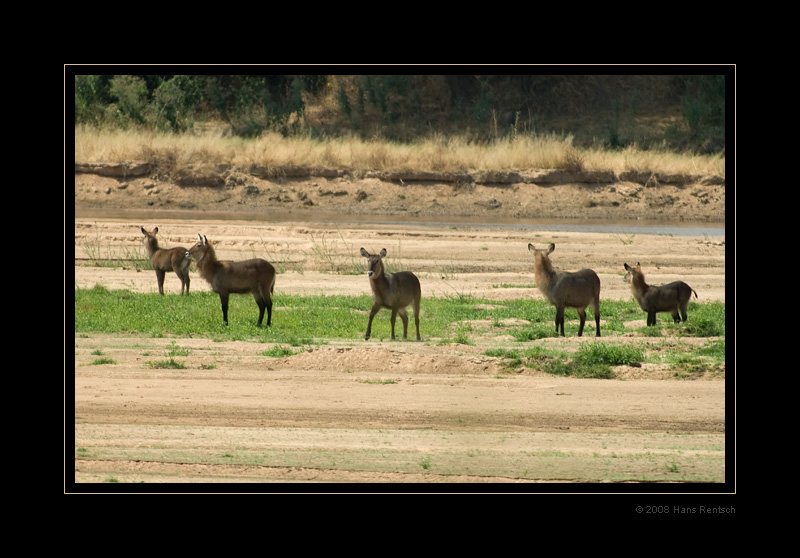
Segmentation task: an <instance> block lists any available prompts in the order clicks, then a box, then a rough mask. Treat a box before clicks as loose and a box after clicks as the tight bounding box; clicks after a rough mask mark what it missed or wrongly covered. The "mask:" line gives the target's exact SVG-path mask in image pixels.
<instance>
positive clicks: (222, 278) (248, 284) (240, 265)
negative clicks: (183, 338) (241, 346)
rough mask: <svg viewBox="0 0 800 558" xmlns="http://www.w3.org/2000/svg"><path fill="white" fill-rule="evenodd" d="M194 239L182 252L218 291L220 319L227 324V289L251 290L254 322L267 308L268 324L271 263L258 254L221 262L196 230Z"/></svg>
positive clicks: (272, 279) (269, 322)
mask: <svg viewBox="0 0 800 558" xmlns="http://www.w3.org/2000/svg"><path fill="white" fill-rule="evenodd" d="M197 239H198V242H197V244H196V245H195V246H192V247H191V248H190V249H189V250H188V251H187V252H186V256H187V257H188V258H190V259H191V260H193V261H194V262H195V264H196V265H197V271H199V272H200V276H201V277H202V278H203V279H205V280H206V281H208V283H209V284H210V285H211V290H212V291H214V292H215V293H217V294H218V295H219V300H220V302H221V303H222V321H223V323H224V324H225V325H228V298H229V297H230V295H231V293H234V294H247V293H251V294H252V295H253V297H254V298H255V299H256V304H258V325H259V326H260V325H261V322H262V321H263V320H264V310H266V311H267V325H268V326H269V325H272V292H273V291H274V290H275V268H274V267H272V264H271V263H269V262H268V261H267V260H263V259H261V258H253V259H252V260H244V261H241V262H230V261H222V262H221V261H219V260H218V259H217V254H216V253H215V252H214V247H213V246H212V245H211V243H210V242H209V241H208V239H207V238H206V237H205V236H200V235H199V234H198V235H197Z"/></svg>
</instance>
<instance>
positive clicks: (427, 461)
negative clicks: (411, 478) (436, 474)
mask: <svg viewBox="0 0 800 558" xmlns="http://www.w3.org/2000/svg"><path fill="white" fill-rule="evenodd" d="M419 466H420V467H422V468H423V469H425V470H426V471H427V470H428V469H430V468H431V457H430V456H429V455H425V456H423V457H422V458H420V460H419Z"/></svg>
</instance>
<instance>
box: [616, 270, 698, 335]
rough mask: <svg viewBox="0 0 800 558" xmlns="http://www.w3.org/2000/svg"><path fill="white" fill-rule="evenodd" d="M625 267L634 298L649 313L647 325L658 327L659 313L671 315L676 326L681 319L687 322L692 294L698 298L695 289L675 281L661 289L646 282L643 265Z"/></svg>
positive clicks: (662, 286)
mask: <svg viewBox="0 0 800 558" xmlns="http://www.w3.org/2000/svg"><path fill="white" fill-rule="evenodd" d="M623 265H624V266H625V270H626V271H627V272H628V276H629V277H628V276H626V278H627V279H628V280H630V283H631V291H632V292H633V298H635V299H636V302H638V303H639V306H640V307H641V308H642V310H644V311H645V312H647V325H656V313H658V312H669V313H671V314H672V319H673V320H674V322H675V323H676V324H677V323H679V322H680V321H681V318H682V319H683V321H684V322H685V321H686V308H687V307H688V306H689V300H690V299H691V298H692V293H694V297H695V298H697V292H696V291H695V290H694V289H693V288H691V287H690V286H689V285H687V284H686V283H684V282H683V281H673V282H672V283H667V284H666V285H661V286H660V287H654V286H652V285H648V284H647V283H646V282H645V280H644V273H642V266H641V264H639V263H638V262H637V263H636V267H631V266H629V265H628V264H623Z"/></svg>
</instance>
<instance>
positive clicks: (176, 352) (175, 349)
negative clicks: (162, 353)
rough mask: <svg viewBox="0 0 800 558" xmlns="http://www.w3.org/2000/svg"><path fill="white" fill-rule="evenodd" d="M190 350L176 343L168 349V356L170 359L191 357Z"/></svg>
mask: <svg viewBox="0 0 800 558" xmlns="http://www.w3.org/2000/svg"><path fill="white" fill-rule="evenodd" d="M190 352H191V351H189V349H185V348H183V347H179V346H178V345H177V344H176V343H175V341H173V342H172V344H171V345H170V346H169V347H168V348H167V356H168V357H176V356H189V353H190Z"/></svg>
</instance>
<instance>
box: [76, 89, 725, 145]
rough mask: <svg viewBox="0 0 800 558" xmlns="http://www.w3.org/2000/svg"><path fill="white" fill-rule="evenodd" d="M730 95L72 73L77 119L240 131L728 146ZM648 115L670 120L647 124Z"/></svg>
mask: <svg viewBox="0 0 800 558" xmlns="http://www.w3.org/2000/svg"><path fill="white" fill-rule="evenodd" d="M725 100H726V81H725V76H724V75H671V76H636V75H621V76H614V75H352V76H344V75H335V76H333V75H76V76H75V124H76V125H79V124H81V125H92V126H118V127H131V126H140V127H147V128H152V129H156V130H163V131H174V132H184V131H187V130H191V129H192V128H193V126H194V124H195V123H196V122H204V121H222V122H224V123H226V124H227V125H229V127H230V131H231V133H232V134H234V135H237V136H242V137H255V136H258V135H259V134H261V133H263V132H265V131H275V132H279V133H282V134H284V135H289V134H295V133H302V134H311V135H318V136H331V135H339V134H360V135H362V136H364V137H382V138H386V139H390V140H398V141H411V140H413V139H414V138H416V137H420V136H424V135H426V134H430V133H432V132H434V133H457V134H461V135H466V136H467V137H470V138H473V139H475V140H476V141H486V140H487V139H493V138H497V137H503V136H507V135H511V134H517V133H537V132H550V131H566V132H569V133H571V134H572V135H574V136H575V137H576V138H577V139H578V141H582V142H584V143H587V144H588V143H598V142H599V143H602V144H604V145H605V146H608V147H623V146H625V145H629V144H631V143H637V144H639V145H645V146H646V145H648V144H657V143H659V142H661V143H664V142H666V143H668V144H670V145H671V146H673V147H677V148H683V149H686V148H688V149H698V150H704V151H724V149H725V112H726V109H725ZM309 108H313V111H309ZM310 112H313V115H310ZM654 119H660V121H663V122H666V123H669V124H668V125H664V126H662V127H661V129H657V128H655V127H652V126H650V127H648V126H647V125H646V124H645V123H647V122H652V121H653V120H654Z"/></svg>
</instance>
